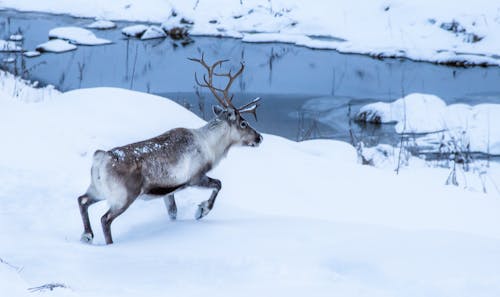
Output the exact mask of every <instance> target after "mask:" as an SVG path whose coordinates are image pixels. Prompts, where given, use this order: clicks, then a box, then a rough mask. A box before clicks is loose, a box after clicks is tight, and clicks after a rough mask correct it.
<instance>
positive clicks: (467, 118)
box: [356, 93, 500, 154]
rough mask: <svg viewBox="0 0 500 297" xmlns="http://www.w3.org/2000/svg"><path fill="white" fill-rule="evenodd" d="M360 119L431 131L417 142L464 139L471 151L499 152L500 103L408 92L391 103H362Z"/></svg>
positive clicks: (404, 130)
mask: <svg viewBox="0 0 500 297" xmlns="http://www.w3.org/2000/svg"><path fill="white" fill-rule="evenodd" d="M356 119H357V120H359V121H365V122H372V123H396V125H395V130H396V132H397V133H431V132H443V133H433V134H431V135H427V136H425V137H422V138H419V144H420V145H426V144H429V143H440V142H441V141H446V140H447V139H448V140H449V139H451V138H455V139H464V141H465V142H466V143H468V144H469V145H470V149H471V151H478V152H484V153H490V154H500V104H479V105H476V106H470V105H467V104H452V105H446V103H445V102H444V101H443V100H442V99H441V98H439V97H437V96H434V95H428V94H417V93H415V94H410V95H407V96H405V97H404V98H400V99H398V100H396V101H394V102H391V103H385V102H376V103H371V104H367V105H365V106H363V107H362V108H361V109H360V111H359V112H358V113H357V115H356Z"/></svg>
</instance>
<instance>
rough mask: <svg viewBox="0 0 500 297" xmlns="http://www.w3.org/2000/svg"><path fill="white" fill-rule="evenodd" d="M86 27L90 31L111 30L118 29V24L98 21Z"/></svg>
mask: <svg viewBox="0 0 500 297" xmlns="http://www.w3.org/2000/svg"><path fill="white" fill-rule="evenodd" d="M85 27H87V28H89V29H98V30H109V29H114V28H116V24H115V23H114V22H112V21H108V20H96V21H95V22H93V23H91V24H88V25H87V26H85Z"/></svg>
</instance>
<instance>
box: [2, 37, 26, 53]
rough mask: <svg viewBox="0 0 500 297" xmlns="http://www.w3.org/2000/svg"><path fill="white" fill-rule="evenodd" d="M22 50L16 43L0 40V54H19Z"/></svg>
mask: <svg viewBox="0 0 500 297" xmlns="http://www.w3.org/2000/svg"><path fill="white" fill-rule="evenodd" d="M22 50H23V48H22V47H20V46H19V45H17V43H16V42H14V41H10V40H3V39H0V52H20V51H22Z"/></svg>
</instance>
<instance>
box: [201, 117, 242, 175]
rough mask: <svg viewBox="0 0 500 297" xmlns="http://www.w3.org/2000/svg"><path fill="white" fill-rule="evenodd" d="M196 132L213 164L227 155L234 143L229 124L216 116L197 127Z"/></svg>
mask: <svg viewBox="0 0 500 297" xmlns="http://www.w3.org/2000/svg"><path fill="white" fill-rule="evenodd" d="M197 132H198V135H199V137H200V140H202V141H203V142H204V143H205V145H206V147H207V151H208V152H210V155H211V159H212V162H213V164H214V165H215V164H217V163H218V162H219V161H220V160H221V159H222V158H223V157H225V156H226V155H227V152H228V151H229V149H230V148H231V146H233V145H234V144H236V141H235V140H234V139H233V137H232V133H231V126H230V125H229V123H228V122H227V121H225V120H222V119H220V118H218V117H216V118H214V119H213V120H211V121H210V122H208V123H207V124H206V125H205V126H203V127H201V128H199V129H197Z"/></svg>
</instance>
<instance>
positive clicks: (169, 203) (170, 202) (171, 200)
mask: <svg viewBox="0 0 500 297" xmlns="http://www.w3.org/2000/svg"><path fill="white" fill-rule="evenodd" d="M163 202H165V206H166V207H167V210H168V217H169V218H170V220H172V221H175V219H177V205H176V204H175V197H174V194H168V195H167V196H165V197H163Z"/></svg>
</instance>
